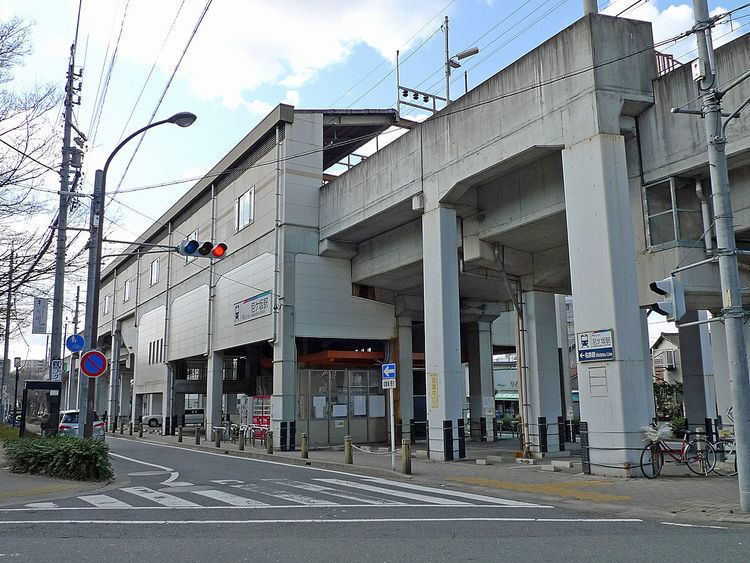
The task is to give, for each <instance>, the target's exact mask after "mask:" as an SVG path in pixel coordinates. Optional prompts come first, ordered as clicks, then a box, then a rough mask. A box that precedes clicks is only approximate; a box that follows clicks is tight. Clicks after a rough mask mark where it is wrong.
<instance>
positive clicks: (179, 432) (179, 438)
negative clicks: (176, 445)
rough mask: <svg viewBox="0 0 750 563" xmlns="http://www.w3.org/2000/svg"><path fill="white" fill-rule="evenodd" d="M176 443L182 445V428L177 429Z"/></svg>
mask: <svg viewBox="0 0 750 563" xmlns="http://www.w3.org/2000/svg"><path fill="white" fill-rule="evenodd" d="M177 441H178V442H180V443H182V426H178V427H177Z"/></svg>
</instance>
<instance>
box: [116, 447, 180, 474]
mask: <svg viewBox="0 0 750 563" xmlns="http://www.w3.org/2000/svg"><path fill="white" fill-rule="evenodd" d="M109 455H111V456H112V457H116V458H118V459H124V460H125V461H132V462H133V463H140V464H141V465H148V466H149V467H156V469H161V470H162V471H169V472H170V473H171V472H172V471H174V469H172V468H171V467H164V466H163V465H157V464H155V463H150V462H148V461H141V460H140V459H133V458H132V457H127V456H124V455H120V454H113V453H112V452H109Z"/></svg>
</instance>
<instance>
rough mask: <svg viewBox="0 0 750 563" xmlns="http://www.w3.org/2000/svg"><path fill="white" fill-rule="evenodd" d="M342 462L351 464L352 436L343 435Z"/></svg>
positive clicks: (352, 460)
mask: <svg viewBox="0 0 750 563" xmlns="http://www.w3.org/2000/svg"><path fill="white" fill-rule="evenodd" d="M344 463H345V464H347V465H352V464H353V463H354V457H353V456H352V437H351V436H344Z"/></svg>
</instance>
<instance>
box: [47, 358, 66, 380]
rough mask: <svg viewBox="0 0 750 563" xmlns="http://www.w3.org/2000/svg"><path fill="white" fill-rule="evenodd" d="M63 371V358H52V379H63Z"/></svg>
mask: <svg viewBox="0 0 750 563" xmlns="http://www.w3.org/2000/svg"><path fill="white" fill-rule="evenodd" d="M62 372H63V361H62V360H52V370H51V372H50V375H51V378H50V379H51V380H52V381H60V380H61V379H62Z"/></svg>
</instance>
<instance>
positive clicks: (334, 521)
mask: <svg viewBox="0 0 750 563" xmlns="http://www.w3.org/2000/svg"><path fill="white" fill-rule="evenodd" d="M297 508H299V507H297ZM378 522H379V523H391V522H392V523H397V522H528V523H531V522H543V523H555V522H586V523H591V524H622V523H641V522H643V520H641V519H640V518H510V517H497V518H492V517H490V518H481V517H466V518H461V517H456V518H293V519H278V518H276V519H272V520H264V519H253V520H5V521H3V522H2V523H3V524H16V525H18V524H33V525H39V524H55V525H59V524H125V525H137V524H148V525H152V524H360V523H378Z"/></svg>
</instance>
